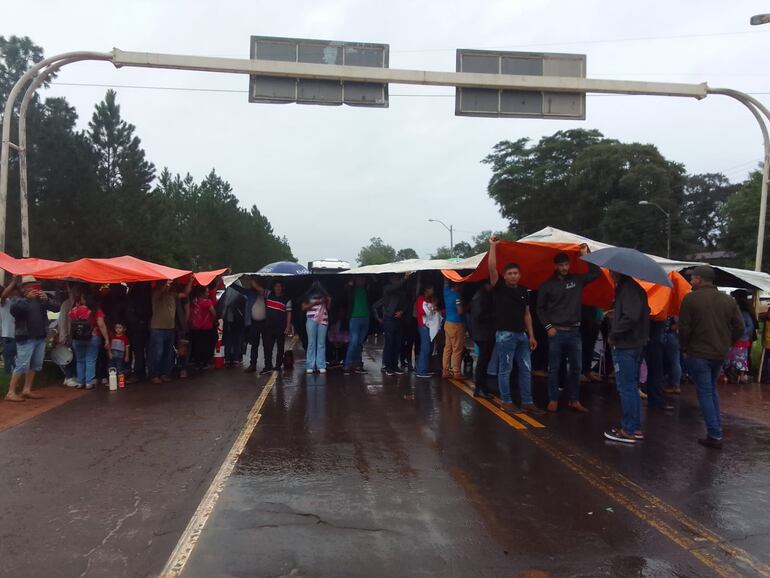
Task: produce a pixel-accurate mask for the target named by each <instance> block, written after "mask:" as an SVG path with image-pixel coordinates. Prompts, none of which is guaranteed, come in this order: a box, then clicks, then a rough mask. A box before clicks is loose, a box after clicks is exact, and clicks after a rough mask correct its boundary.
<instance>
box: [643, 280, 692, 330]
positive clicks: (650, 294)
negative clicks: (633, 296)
mask: <svg viewBox="0 0 770 578" xmlns="http://www.w3.org/2000/svg"><path fill="white" fill-rule="evenodd" d="M668 278H669V279H671V283H672V284H673V285H674V286H673V287H666V286H664V285H655V284H654V283H648V282H646V281H640V282H639V285H641V286H642V288H643V289H644V290H645V291H646V292H647V303H648V304H649V306H650V316H652V318H653V319H658V320H661V321H662V320H664V319H667V318H669V317H674V316H676V315H679V308H680V307H681V306H682V299H684V296H685V295H687V294H688V293H689V292H690V291H692V287H691V286H690V283H689V282H688V281H687V279H685V278H684V277H683V276H682V274H681V273H678V272H676V271H672V272H671V273H669V274H668Z"/></svg>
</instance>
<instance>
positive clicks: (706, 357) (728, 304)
mask: <svg viewBox="0 0 770 578" xmlns="http://www.w3.org/2000/svg"><path fill="white" fill-rule="evenodd" d="M690 283H691V284H692V288H693V291H692V293H689V294H688V295H686V296H685V298H684V300H683V301H682V309H681V311H680V312H679V342H680V344H681V349H682V354H683V355H684V356H685V362H686V364H687V369H688V371H689V373H690V376H691V377H692V379H693V381H695V389H696V391H697V393H698V404H699V405H700V410H701V413H702V414H703V420H704V421H705V422H706V430H707V432H708V435H707V436H706V437H705V438H702V439H699V440H698V443H700V444H701V445H704V446H707V447H710V448H714V449H722V419H721V418H720V416H719V395H718V393H717V380H718V379H719V373H720V371H722V364H723V363H724V360H725V359H726V358H727V353H728V352H729V351H730V347H732V345H733V344H734V343H735V342H736V341H737V340H738V338H739V337H740V336H741V335H742V334H743V329H744V327H743V317H742V316H741V312H740V310H739V309H738V305H736V303H735V300H734V299H732V297H730V296H729V295H726V294H724V293H721V292H720V291H719V289H717V288H716V286H715V285H714V270H713V269H712V268H711V267H707V266H705V265H702V266H700V267H695V269H694V270H693V272H692V276H691V279H690Z"/></svg>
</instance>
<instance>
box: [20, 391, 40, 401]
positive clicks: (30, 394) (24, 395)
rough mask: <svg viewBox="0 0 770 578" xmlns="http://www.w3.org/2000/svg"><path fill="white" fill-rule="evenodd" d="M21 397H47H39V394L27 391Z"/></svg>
mask: <svg viewBox="0 0 770 578" xmlns="http://www.w3.org/2000/svg"><path fill="white" fill-rule="evenodd" d="M21 396H22V397H25V398H27V399H44V397H45V396H43V395H38V394H37V393H31V392H26V391H22V392H21Z"/></svg>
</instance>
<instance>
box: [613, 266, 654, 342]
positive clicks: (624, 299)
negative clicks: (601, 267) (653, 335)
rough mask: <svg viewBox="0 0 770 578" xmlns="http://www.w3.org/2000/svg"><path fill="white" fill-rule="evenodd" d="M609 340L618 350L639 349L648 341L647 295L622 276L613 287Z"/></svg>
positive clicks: (639, 287)
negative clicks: (613, 296)
mask: <svg viewBox="0 0 770 578" xmlns="http://www.w3.org/2000/svg"><path fill="white" fill-rule="evenodd" d="M609 338H610V340H611V341H612V342H613V343H614V344H615V347H617V348H618V349H641V348H642V347H644V346H645V345H647V342H648V341H649V339H650V306H649V305H648V304H647V293H645V291H644V289H642V287H641V285H639V283H637V282H636V281H634V280H633V279H632V278H631V277H627V276H625V275H623V276H622V277H621V278H620V280H619V281H618V285H617V287H615V306H614V312H613V315H612V328H611V330H610V335H609Z"/></svg>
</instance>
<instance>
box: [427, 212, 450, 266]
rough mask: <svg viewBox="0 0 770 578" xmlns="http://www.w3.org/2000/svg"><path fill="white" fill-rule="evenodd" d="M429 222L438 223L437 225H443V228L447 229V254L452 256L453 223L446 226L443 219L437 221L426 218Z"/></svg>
mask: <svg viewBox="0 0 770 578" xmlns="http://www.w3.org/2000/svg"><path fill="white" fill-rule="evenodd" d="M428 222H429V223H438V224H439V225H443V226H444V228H445V229H446V230H447V231H449V256H450V257H454V256H455V241H454V225H449V226H447V224H446V223H444V222H443V221H439V220H438V219H428Z"/></svg>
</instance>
